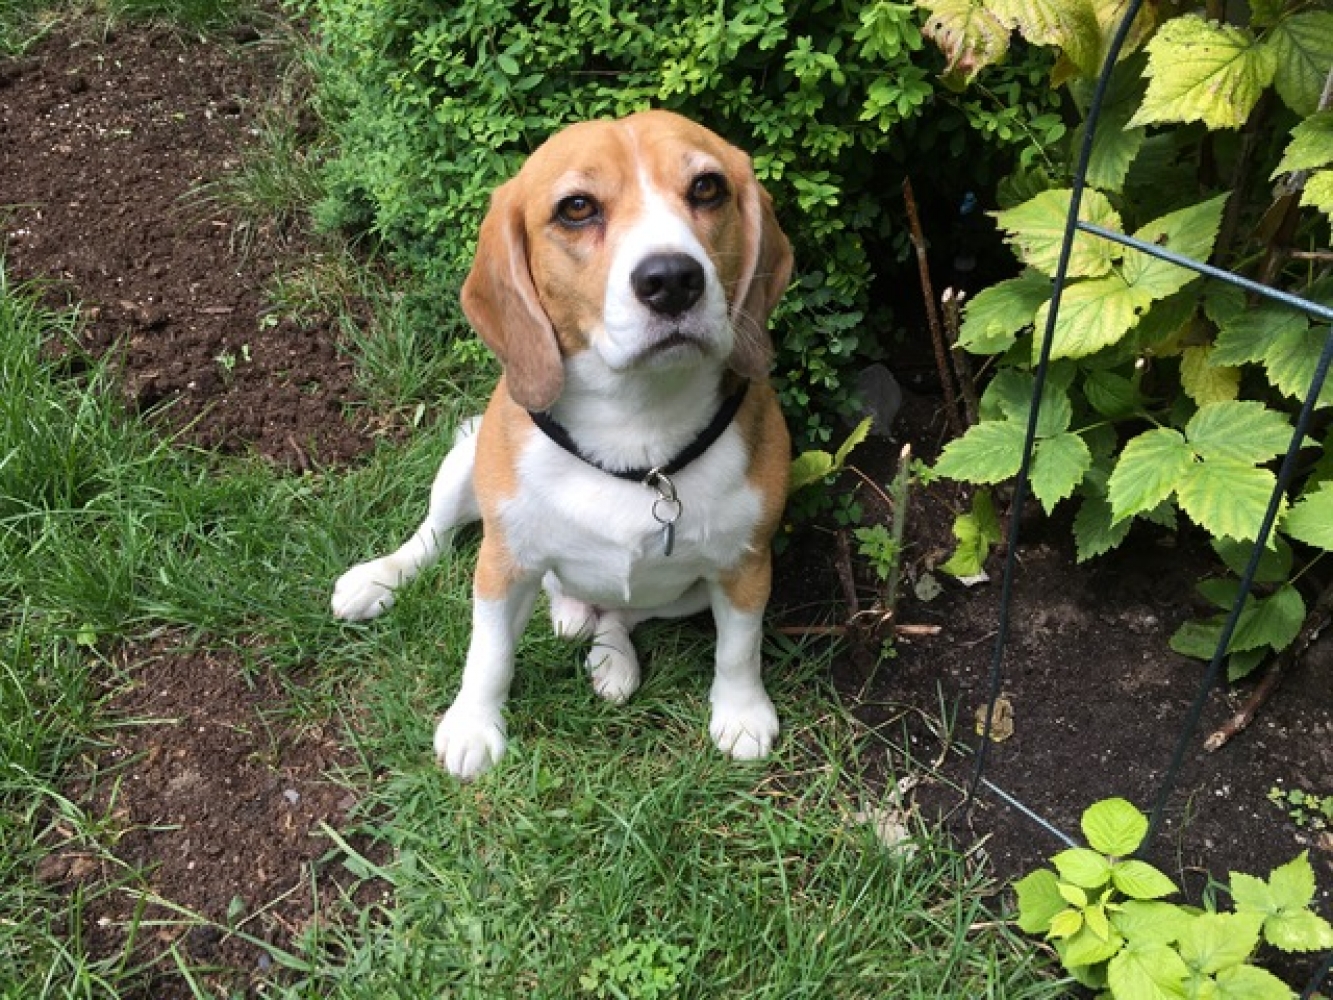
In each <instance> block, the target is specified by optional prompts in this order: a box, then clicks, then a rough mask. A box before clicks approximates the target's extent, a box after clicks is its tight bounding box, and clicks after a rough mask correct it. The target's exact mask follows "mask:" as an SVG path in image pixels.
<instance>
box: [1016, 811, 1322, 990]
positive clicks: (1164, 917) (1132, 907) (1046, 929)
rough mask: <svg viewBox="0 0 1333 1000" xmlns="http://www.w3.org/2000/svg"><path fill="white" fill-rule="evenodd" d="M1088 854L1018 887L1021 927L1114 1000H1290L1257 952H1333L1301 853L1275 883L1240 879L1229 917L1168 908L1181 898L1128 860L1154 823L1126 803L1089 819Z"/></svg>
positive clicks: (1067, 855)
mask: <svg viewBox="0 0 1333 1000" xmlns="http://www.w3.org/2000/svg"><path fill="white" fill-rule="evenodd" d="M1082 829H1083V835H1084V836H1085V837H1087V839H1088V845H1089V846H1087V847H1075V848H1071V849H1069V850H1067V851H1062V852H1060V853H1059V854H1057V855H1055V856H1054V857H1053V858H1051V864H1052V865H1053V866H1054V870H1052V869H1050V868H1039V869H1037V870H1036V871H1035V872H1032V873H1031V874H1030V875H1027V876H1026V877H1024V878H1022V879H1020V880H1019V881H1018V882H1017V883H1016V884H1015V886H1014V888H1015V890H1016V891H1017V893H1018V925H1019V926H1020V927H1021V928H1022V929H1023V930H1024V931H1026V932H1027V933H1029V934H1041V935H1044V936H1045V937H1046V938H1047V939H1048V940H1049V941H1050V942H1051V943H1052V944H1053V945H1054V947H1055V950H1056V952H1057V953H1058V954H1059V956H1060V961H1061V962H1062V963H1063V964H1064V967H1065V969H1066V970H1068V972H1069V973H1070V975H1072V976H1073V977H1074V978H1075V979H1076V980H1078V982H1080V983H1082V984H1083V985H1084V986H1087V987H1089V988H1091V989H1097V990H1107V991H1109V995H1110V996H1111V997H1112V998H1114V1000H1168V998H1173V997H1179V998H1181V1000H1185V998H1190V997H1197V998H1202V997H1219V998H1220V997H1235V998H1241V997H1244V998H1246V1000H1291V997H1292V996H1294V994H1293V993H1292V991H1291V990H1290V989H1288V988H1287V986H1286V985H1284V984H1283V983H1282V981H1281V980H1280V979H1278V978H1277V977H1276V976H1274V975H1273V974H1272V973H1270V972H1267V971H1266V970H1264V969H1261V968H1259V967H1258V966H1256V965H1254V964H1252V959H1253V958H1254V954H1255V952H1256V950H1257V949H1258V947H1259V945H1260V942H1265V943H1267V944H1270V945H1273V946H1274V947H1276V948H1279V949H1281V950H1283V951H1318V950H1322V949H1326V948H1331V947H1333V927H1330V926H1329V923H1328V921H1327V920H1325V919H1324V918H1323V917H1321V916H1319V915H1318V914H1317V913H1315V912H1314V911H1313V910H1312V909H1311V908H1310V904H1311V901H1312V900H1313V899H1314V894H1315V880H1314V872H1313V869H1312V868H1311V867H1310V861H1309V858H1308V857H1307V856H1306V855H1305V854H1301V855H1300V856H1299V857H1297V858H1296V859H1295V860H1293V861H1291V862H1289V863H1287V864H1285V865H1282V866H1281V867H1280V868H1276V869H1274V870H1273V872H1272V873H1271V874H1270V875H1269V877H1268V879H1267V880H1264V879H1259V878H1255V877H1254V876H1252V875H1245V874H1241V873H1238V872H1232V873H1231V877H1230V880H1229V883H1228V885H1227V886H1226V887H1225V891H1226V892H1227V893H1228V894H1229V895H1230V897H1231V902H1232V904H1233V908H1232V909H1231V910H1218V909H1215V908H1214V907H1213V906H1211V905H1210V906H1208V907H1206V908H1204V909H1198V908H1196V907H1189V906H1182V905H1179V904H1177V903H1168V902H1164V897H1166V896H1170V895H1173V894H1175V893H1177V892H1179V890H1178V889H1177V888H1176V886H1175V883H1173V882H1172V881H1171V880H1170V879H1169V878H1167V876H1166V875H1164V874H1163V873H1162V872H1161V871H1159V870H1158V869H1156V868H1154V867H1153V866H1152V865H1150V864H1148V863H1147V862H1145V861H1140V860H1138V859H1136V858H1132V857H1130V855H1132V854H1133V853H1134V852H1135V851H1137V850H1138V849H1139V847H1140V845H1141V844H1142V843H1143V839H1144V837H1145V836H1146V835H1147V832H1148V818H1147V817H1146V816H1144V815H1143V813H1141V812H1140V811H1139V810H1138V809H1136V808H1135V807H1134V806H1133V805H1131V804H1130V803H1128V802H1126V801H1125V800H1124V799H1106V800H1105V801H1102V802H1098V803H1096V804H1094V805H1092V806H1090V807H1089V808H1088V810H1087V811H1086V812H1085V813H1084V814H1083V819H1082Z"/></svg>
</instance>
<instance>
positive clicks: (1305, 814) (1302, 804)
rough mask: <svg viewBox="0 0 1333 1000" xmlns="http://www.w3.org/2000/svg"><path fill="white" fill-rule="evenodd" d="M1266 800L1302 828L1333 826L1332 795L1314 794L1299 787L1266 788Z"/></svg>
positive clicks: (1325, 828)
mask: <svg viewBox="0 0 1333 1000" xmlns="http://www.w3.org/2000/svg"><path fill="white" fill-rule="evenodd" d="M1268 801H1269V802H1271V803H1273V805H1275V806H1278V807H1280V808H1281V809H1282V811H1283V812H1285V813H1286V814H1287V816H1288V818H1289V819H1290V820H1291V821H1292V822H1293V823H1295V824H1296V825H1297V826H1299V827H1300V828H1301V829H1303V830H1327V829H1329V828H1330V827H1333V795H1316V794H1315V793H1314V792H1307V791H1303V790H1302V789H1300V788H1279V787H1278V786H1276V785H1274V786H1273V787H1272V788H1270V789H1269V790H1268Z"/></svg>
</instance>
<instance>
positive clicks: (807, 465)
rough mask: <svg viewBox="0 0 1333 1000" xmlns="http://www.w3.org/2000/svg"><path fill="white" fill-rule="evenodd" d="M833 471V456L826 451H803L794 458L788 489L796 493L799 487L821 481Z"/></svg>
mask: <svg viewBox="0 0 1333 1000" xmlns="http://www.w3.org/2000/svg"><path fill="white" fill-rule="evenodd" d="M832 472H833V456H832V455H830V454H829V453H828V452H826V451H803V452H801V453H800V454H799V455H797V456H796V457H795V458H794V459H792V463H791V480H790V482H789V484H788V487H787V491H788V492H789V493H795V492H796V491H797V490H799V489H803V488H804V487H806V486H810V485H812V484H814V483H817V482H819V481H820V480H822V479H823V478H824V477H825V476H828V475H831V474H832Z"/></svg>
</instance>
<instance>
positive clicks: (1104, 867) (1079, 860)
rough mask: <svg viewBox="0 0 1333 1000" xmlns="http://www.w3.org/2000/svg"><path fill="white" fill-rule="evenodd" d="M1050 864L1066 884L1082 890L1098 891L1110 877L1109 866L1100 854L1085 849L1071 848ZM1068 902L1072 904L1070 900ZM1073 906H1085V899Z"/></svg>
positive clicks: (1054, 858) (1062, 852)
mask: <svg viewBox="0 0 1333 1000" xmlns="http://www.w3.org/2000/svg"><path fill="white" fill-rule="evenodd" d="M1051 864H1053V865H1055V870H1056V871H1057V872H1059V873H1060V877H1061V878H1062V879H1064V880H1065V881H1066V882H1069V883H1071V884H1072V885H1074V886H1076V887H1078V888H1079V889H1080V890H1083V889H1100V888H1101V887H1102V886H1104V885H1105V884H1106V882H1107V880H1108V879H1109V878H1110V877H1111V864H1110V862H1108V861H1107V860H1106V858H1104V857H1103V856H1102V855H1101V854H1098V853H1097V852H1096V851H1092V850H1089V849H1088V848H1086V847H1071V848H1070V849H1069V850H1067V851H1061V852H1060V853H1059V854H1056V855H1055V856H1054V857H1052V858H1051ZM1070 902H1074V901H1073V900H1070ZM1075 905H1079V906H1086V905H1087V897H1086V895H1085V896H1084V897H1083V899H1082V901H1081V902H1078V903H1076V904H1075Z"/></svg>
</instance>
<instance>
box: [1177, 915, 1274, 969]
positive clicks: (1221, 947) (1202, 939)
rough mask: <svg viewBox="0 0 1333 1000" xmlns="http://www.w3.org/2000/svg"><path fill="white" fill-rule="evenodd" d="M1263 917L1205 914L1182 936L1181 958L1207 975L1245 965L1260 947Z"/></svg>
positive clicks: (1192, 922) (1193, 921) (1185, 929)
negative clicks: (1252, 953) (1251, 954)
mask: <svg viewBox="0 0 1333 1000" xmlns="http://www.w3.org/2000/svg"><path fill="white" fill-rule="evenodd" d="M1262 924H1263V917H1261V916H1260V915H1258V914H1255V913H1201V914H1199V915H1198V916H1197V917H1195V918H1194V919H1193V920H1191V921H1190V922H1189V924H1188V925H1186V927H1185V928H1184V930H1183V931H1182V933H1181V935H1180V942H1179V945H1178V947H1179V949H1180V957H1181V958H1183V959H1184V960H1185V964H1186V965H1188V966H1190V967H1191V968H1192V969H1195V970H1196V971H1198V972H1202V973H1204V974H1205V975H1209V976H1212V975H1216V974H1217V973H1218V972H1221V971H1222V970H1223V969H1226V968H1230V967H1231V966H1233V965H1240V964H1241V963H1242V962H1245V961H1246V960H1247V959H1248V958H1249V957H1250V953H1251V952H1253V951H1254V949H1255V948H1257V947H1259V928H1260V927H1261V926H1262Z"/></svg>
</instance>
